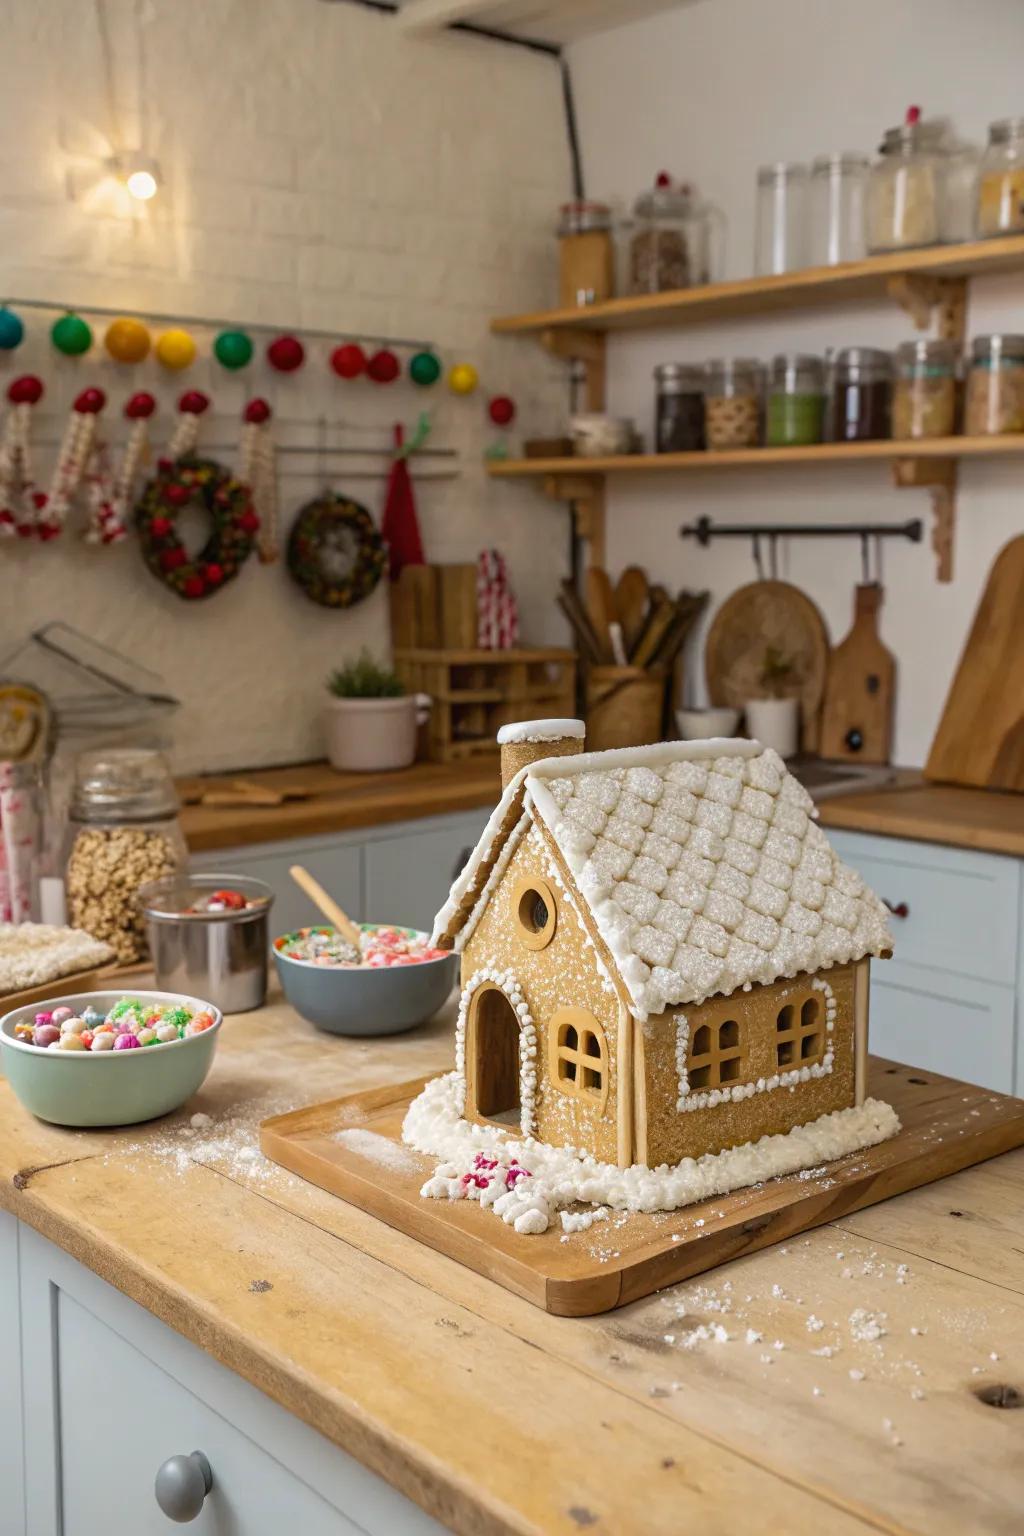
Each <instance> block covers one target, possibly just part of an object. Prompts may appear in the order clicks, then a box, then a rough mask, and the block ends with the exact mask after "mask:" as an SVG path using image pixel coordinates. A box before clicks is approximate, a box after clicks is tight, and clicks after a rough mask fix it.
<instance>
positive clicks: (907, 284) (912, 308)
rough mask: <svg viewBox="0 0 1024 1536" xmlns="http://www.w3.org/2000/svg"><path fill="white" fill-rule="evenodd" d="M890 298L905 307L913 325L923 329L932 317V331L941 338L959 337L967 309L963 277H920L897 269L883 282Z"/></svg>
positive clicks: (951, 338)
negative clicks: (896, 271)
mask: <svg viewBox="0 0 1024 1536" xmlns="http://www.w3.org/2000/svg"><path fill="white" fill-rule="evenodd" d="M886 289H887V291H888V294H889V297H890V299H892V300H893V302H894V303H896V304H899V306H900V308H901V309H904V310H906V312H907V314H908V315H909V316H910V318H911V320H912V321H913V322H914V325H915V327H916V328H917V330H919V331H926V330H927V329H928V327H929V326H930V325H931V323H932V319H933V317H934V318H935V331H936V335H937V336H939V337H941V338H942V339H943V340H945V341H962V340H963V337H964V324H965V319H966V313H967V279H966V278H963V277H924V276H921V275H920V274H917V273H913V272H899V273H897V274H896V275H895V276H893V277H890V278H889V279H888V281H887V283H886Z"/></svg>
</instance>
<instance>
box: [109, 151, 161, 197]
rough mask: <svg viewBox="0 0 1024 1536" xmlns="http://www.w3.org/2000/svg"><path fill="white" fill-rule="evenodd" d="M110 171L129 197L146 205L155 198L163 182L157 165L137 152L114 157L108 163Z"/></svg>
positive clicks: (150, 158) (147, 156)
mask: <svg viewBox="0 0 1024 1536" xmlns="http://www.w3.org/2000/svg"><path fill="white" fill-rule="evenodd" d="M110 169H111V172H112V173H113V175H114V176H116V177H117V179H118V181H119V182H121V184H122V186H123V187H124V188H125V189H126V191H127V192H128V193H129V195H130V196H131V197H134V198H135V199H136V201H137V202H140V203H148V202H149V200H150V198H151V197H155V196H156V194H157V193H158V192H159V190H160V187H161V185H162V182H163V175H162V173H161V171H160V166H159V163H158V162H157V161H156V160H154V159H153V158H152V156H150V155H144V154H142V153H141V152H140V151H138V150H129V151H128V152H127V153H126V154H123V155H115V156H114V158H113V159H112V160H111V161H110Z"/></svg>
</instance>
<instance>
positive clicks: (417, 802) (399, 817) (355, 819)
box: [178, 753, 501, 853]
mask: <svg viewBox="0 0 1024 1536" xmlns="http://www.w3.org/2000/svg"><path fill="white" fill-rule="evenodd" d="M239 777H244V778H245V779H247V780H249V781H251V782H252V783H255V784H260V785H263V786H265V787H267V788H270V789H277V790H281V789H301V790H303V791H304V793H305V795H306V797H307V798H305V799H302V800H286V801H285V802H284V803H283V804H281V805H271V806H261V805H255V806H254V805H232V806H222V805H189V804H187V803H186V804H185V806H184V808H183V810H182V813H181V820H182V826H183V827H184V831H185V837H186V838H187V840H188V845H189V847H190V848H191V849H192V851H193V852H194V853H199V852H202V851H203V850H205V849H208V848H236V847H239V846H240V845H242V844H250V843H272V842H279V841H281V840H283V839H285V838H290V837H318V836H321V835H323V834H324V833H328V832H350V831H353V830H355V829H356V828H359V827H376V826H382V825H384V824H385V823H386V822H390V821H414V820H416V819H417V818H418V817H421V816H443V815H445V814H447V813H450V812H453V811H470V810H474V809H476V807H478V806H487V807H490V806H493V805H495V804H496V803H497V800H498V797H499V795H500V794H501V778H500V773H499V768H498V757H497V753H495V755H494V757H493V758H485V759H484V760H483V761H482V762H481V761H476V762H468V763H465V764H458V765H449V764H446V763H414V764H413V766H412V767H411V768H402V769H400V770H398V771H397V772H395V773H335V771H334V769H333V768H330V767H328V765H327V764H326V763H302V764H300V765H299V766H297V767H294V768H261V769H258V770H254V771H253V772H252V773H246V774H244V775H239V774H224V775H210V776H207V777H203V778H189V779H180V780H179V781H178V788H179V790H180V792H181V794H182V798H183V799H184V800H185V801H186V802H187V801H188V799H189V798H190V797H191V796H193V795H195V796H198V795H199V794H200V793H201V792H202V791H203V790H204V789H213V788H219V787H223V786H225V785H227V784H230V783H231V781H232V780H233V779H236V778H239Z"/></svg>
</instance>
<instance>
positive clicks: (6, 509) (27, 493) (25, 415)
mask: <svg viewBox="0 0 1024 1536" xmlns="http://www.w3.org/2000/svg"><path fill="white" fill-rule="evenodd" d="M7 398H8V400H9V401H10V410H9V411H8V412H7V419H6V420H5V422H4V429H3V436H2V437H0V538H12V537H13V536H14V535H15V534H16V533H17V534H20V535H21V537H22V538H29V537H31V535H32V534H33V533H34V532H35V527H36V515H37V513H38V509H39V507H40V505H41V504H45V502H46V496H45V494H44V493H43V492H42V491H40V490H38V489H37V488H36V484H35V481H34V479H33V477H32V466H31V462H30V459H29V428H30V424H31V419H32V407H33V406H34V405H38V403H39V401H40V400H41V399H42V398H43V381H42V379H37V378H36V376H35V374H32V373H26V374H23V375H22V377H21V378H18V379H14V380H13V381H12V383H11V384H10V385H9V386H8V390H7ZM26 503H28V504H27V505H26Z"/></svg>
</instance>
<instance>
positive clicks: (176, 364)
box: [156, 330, 196, 373]
mask: <svg viewBox="0 0 1024 1536" xmlns="http://www.w3.org/2000/svg"><path fill="white" fill-rule="evenodd" d="M156 355H157V361H158V362H161V363H163V365H164V367H165V368H170V369H172V370H173V371H174V372H175V373H176V372H177V371H178V370H179V369H180V368H187V367H188V366H189V364H190V363H193V362H194V361H195V356H196V344H195V342H194V341H193V340H192V337H191V336H190V335H189V333H188V331H179V330H174V331H164V333H163V335H162V336H161V337H160V339H159V340H158V342H157V344H156Z"/></svg>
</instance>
